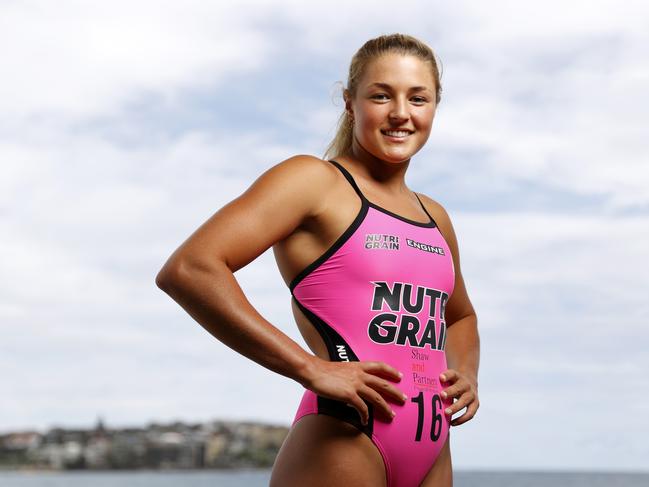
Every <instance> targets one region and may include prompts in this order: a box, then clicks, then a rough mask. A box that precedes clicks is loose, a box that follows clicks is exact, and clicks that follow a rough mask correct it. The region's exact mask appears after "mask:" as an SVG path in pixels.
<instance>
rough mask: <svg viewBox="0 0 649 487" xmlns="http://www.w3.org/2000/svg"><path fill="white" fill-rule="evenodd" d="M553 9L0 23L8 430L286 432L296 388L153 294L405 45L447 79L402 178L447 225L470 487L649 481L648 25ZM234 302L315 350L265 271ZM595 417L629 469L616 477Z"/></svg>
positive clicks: (182, 14)
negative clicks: (471, 379) (551, 473)
mask: <svg viewBox="0 0 649 487" xmlns="http://www.w3.org/2000/svg"><path fill="white" fill-rule="evenodd" d="M556 5H557V6H559V5H560V6H561V12H562V14H561V15H559V16H558V15H556V9H555V8H554V7H553V4H552V3H550V4H543V5H542V6H541V5H538V6H537V5H531V4H529V2H527V3H525V2H524V3H516V2H504V1H502V2H495V3H494V2H491V3H489V4H488V5H487V4H485V5H478V4H476V3H475V2H459V3H454V4H453V6H449V4H447V3H443V2H433V3H430V2H419V3H415V4H413V5H412V10H411V9H410V8H408V9H398V10H396V11H395V10H394V9H393V8H389V7H390V4H389V3H387V2H360V3H354V4H345V3H342V2H338V3H335V2H334V3H333V4H331V3H327V4H324V3H315V4H313V3H312V4H304V3H297V2H283V3H279V4H278V3H272V2H271V3H269V2H262V1H259V2H246V3H245V4H240V3H238V4H237V5H234V4H232V5H229V4H227V2H226V3H221V4H218V5H217V4H216V3H209V4H208V3H206V2H197V1H196V2H190V3H187V2H183V3H179V2H166V3H159V2H155V3H153V2H138V3H137V4H135V5H134V4H126V3H123V2H117V3H115V2H113V3H111V4H110V6H108V5H107V4H102V3H99V2H95V3H87V2H60V3H57V4H56V6H54V5H52V4H49V3H46V2H30V3H28V4H24V3H23V4H20V3H16V2H5V3H3V4H2V6H1V7H0V19H1V20H0V56H1V57H2V59H3V65H4V66H5V69H4V72H5V77H4V78H3V84H2V86H0V160H2V169H1V171H2V174H1V177H0V212H1V214H2V218H1V219H0V233H2V235H3V239H2V240H0V252H2V255H3V256H4V258H3V259H1V260H0V274H2V275H3V276H7V278H5V279H3V280H2V281H0V333H2V340H1V341H0V365H2V366H3V367H4V370H8V369H9V368H11V369H16V370H20V371H21V374H20V375H14V376H11V375H9V376H7V377H5V382H4V385H5V392H6V393H5V394H4V397H5V399H4V400H3V402H2V406H1V408H2V410H1V413H2V417H3V425H4V426H3V427H4V428H7V429H10V428H14V427H15V428H21V427H25V428H27V427H31V426H37V427H47V426H50V425H51V424H53V423H59V424H61V423H63V424H78V425H88V424H91V423H93V422H94V420H95V418H96V415H97V414H100V413H101V414H103V415H104V416H105V417H106V419H107V420H108V423H109V424H110V423H112V424H134V423H144V422H147V421H149V420H151V419H159V420H162V419H169V418H180V419H193V418H200V419H211V418H214V417H231V418H238V419H244V418H255V419H260V420H264V421H270V422H283V423H285V424H287V423H290V421H291V420H292V417H293V414H294V412H295V408H296V407H297V404H298V402H299V399H300V396H301V387H300V386H299V385H298V384H296V383H294V382H293V381H291V380H287V379H286V378H284V377H281V376H279V375H277V374H274V373H272V372H270V371H268V370H266V369H263V368H262V367H260V366H259V365H257V364H255V363H254V362H252V361H250V360H249V359H247V358H245V357H243V356H241V355H239V354H237V353H236V352H234V351H233V350H231V349H229V348H228V347H226V346H225V345H223V344H221V343H219V342H218V341H216V340H215V339H214V338H213V337H211V336H209V335H208V334H206V333H207V332H206V331H205V330H203V329H201V327H200V326H199V325H198V324H197V323H195V322H194V321H193V320H192V319H191V318H190V317H189V316H188V315H187V314H186V313H185V312H184V311H183V310H182V309H181V308H180V307H179V306H178V305H176V304H175V303H173V302H172V301H171V300H170V299H169V298H167V297H166V296H165V295H164V294H163V293H162V292H161V291H159V290H158V289H157V288H156V287H155V284H154V278H155V274H156V273H157V271H158V270H159V268H160V267H161V266H162V264H163V262H164V260H165V259H166V258H167V257H168V256H169V254H170V253H171V252H172V251H173V250H174V249H175V248H176V247H177V246H178V245H180V243H181V242H182V241H183V240H184V239H185V238H187V237H188V236H189V235H190V234H191V232H193V230H195V229H196V228H197V227H198V226H199V225H200V224H201V223H202V222H203V221H205V220H206V219H207V218H208V217H209V216H210V215H211V214H212V213H213V212H215V211H216V210H217V209H218V208H220V207H221V206H223V205H224V204H225V203H227V202H228V201H230V200H231V199H233V198H234V197H236V196H237V195H238V194H240V193H241V192H243V191H244V190H245V189H246V188H247V187H248V186H249V185H250V184H251V183H252V181H253V180H254V179H255V178H256V177H257V176H258V175H259V174H261V172H262V171H264V170H265V169H267V168H268V167H270V166H271V165H273V164H275V163H277V162H279V161H280V160H283V159H285V158H287V157H289V156H291V155H294V154H297V153H312V154H315V155H318V154H321V153H322V151H323V150H324V147H325V145H326V143H327V142H328V141H329V138H330V137H331V136H332V135H333V127H334V125H335V122H336V120H337V117H338V114H339V113H340V110H341V108H342V106H341V104H340V100H339V99H337V98H335V96H336V95H335V93H336V92H335V89H336V87H335V86H334V83H335V82H336V81H339V80H341V81H345V76H346V70H347V68H348V62H349V58H350V57H351V55H352V54H353V53H354V52H355V50H356V49H357V48H358V47H359V46H360V45H361V44H362V42H364V41H365V40H366V39H368V38H369V37H373V36H375V35H377V34H380V33H382V32H394V31H402V32H409V33H412V34H413V35H417V36H420V37H421V38H422V39H424V40H427V41H428V42H430V43H431V45H432V46H433V47H434V48H435V50H436V52H437V54H438V56H439V57H440V58H441V59H442V61H443V67H444V73H443V78H442V83H443V88H444V92H443V95H442V104H441V105H440V106H439V108H438V112H437V116H436V120H435V124H434V127H433V133H432V135H431V139H430V141H429V143H428V144H427V146H426V147H425V148H424V149H423V150H422V151H421V152H420V153H419V154H417V156H416V157H415V158H413V160H412V162H411V166H410V167H409V169H408V177H407V179H408V182H409V185H410V187H412V188H413V189H415V190H417V191H422V192H424V193H426V194H428V195H429V196H431V197H433V198H434V199H437V200H439V201H440V202H441V203H443V204H444V205H445V206H446V208H447V210H448V211H449V213H450V215H451V217H452V219H453V222H454V225H455V228H456V232H457V234H458V238H459V242H460V252H461V258H462V269H463V273H464V277H465V280H466V283H467V288H468V290H469V294H470V297H471V299H472V300H473V303H474V306H475V308H476V310H477V312H478V317H479V325H480V330H481V338H482V345H483V349H482V366H481V376H480V377H481V379H480V384H481V400H482V403H483V406H482V408H481V411H480V412H479V416H478V417H477V418H476V421H472V422H470V423H468V424H467V425H466V427H460V428H459V429H456V432H457V433H456V437H457V438H458V443H457V444H458V450H457V451H458V453H457V455H458V457H457V458H459V459H460V465H474V466H494V465H502V466H505V467H507V466H522V465H526V466H531V467H534V466H540V467H548V466H553V465H554V466H568V467H569V466H576V467H581V466H583V467H584V468H591V467H593V466H598V465H599V466H600V467H601V466H608V467H611V468H614V467H620V468H639V466H640V465H644V464H643V463H642V462H643V461H644V459H645V458H646V456H647V453H648V452H647V451H646V446H643V440H642V438H644V436H645V435H646V434H647V431H645V430H643V428H642V427H641V426H638V425H637V424H635V423H634V418H637V417H638V416H637V415H640V414H641V413H642V411H640V409H639V408H640V407H641V404H643V397H642V391H643V390H646V387H644V388H643V386H646V385H647V379H646V377H645V375H644V374H643V370H646V369H647V365H649V363H648V362H647V359H646V354H645V352H644V351H645V350H646V348H647V345H648V344H647V333H646V331H645V325H646V323H647V318H648V317H649V306H648V305H647V304H646V298H645V295H646V289H647V287H648V284H649V282H648V281H647V277H646V276H647V275H648V274H649V273H648V272H647V271H649V269H647V265H646V264H645V263H646V262H649V259H647V257H648V255H647V253H648V251H647V248H649V246H648V245H647V242H649V235H648V230H647V229H648V228H649V225H648V223H649V222H648V221H647V218H649V217H648V215H647V209H648V208H649V200H648V199H647V198H648V197H647V191H646V188H647V187H649V170H648V169H647V167H646V164H644V159H645V158H646V156H645V154H646V153H647V142H646V137H645V136H644V132H643V128H644V118H645V115H644V114H645V113H646V111H647V109H648V108H649V106H648V105H649V100H648V99H647V94H646V90H645V88H644V87H645V86H646V84H647V78H648V77H649V70H648V69H647V65H646V63H645V62H644V57H643V56H644V46H645V45H646V44H647V33H646V29H645V28H644V24H643V19H645V18H646V14H647V7H646V6H645V4H644V3H641V2H627V3H625V5H624V8H620V7H619V5H618V4H616V3H613V2H596V3H592V2H591V3H588V4H586V3H580V2H573V3H570V4H569V5H566V4H558V3H557V4H556ZM343 7H344V9H343ZM343 10H344V12H345V15H344V16H342V17H341V11H343ZM503 11H507V12H508V15H507V18H508V19H510V20H509V21H505V20H504V17H503V15H502V12H503ZM314 19H317V23H318V25H319V26H324V27H318V28H316V27H314V25H315V24H314V22H315V20H314ZM345 19H363V21H362V22H360V23H359V22H358V21H354V23H353V24H350V23H348V21H346V20H345ZM332 93H333V94H334V95H332ZM332 96H334V100H332ZM236 277H237V279H239V281H240V283H241V285H242V287H243V288H244V290H245V292H246V295H247V296H248V297H249V300H250V301H251V303H253V305H254V306H255V307H256V308H257V309H258V310H259V312H260V313H261V314H262V316H264V317H266V318H267V319H268V320H269V321H270V322H271V323H273V324H276V326H278V327H279V328H280V329H281V330H282V331H284V332H285V333H286V334H288V335H289V336H290V337H291V338H293V339H294V340H295V341H297V342H298V343H299V344H300V345H302V346H303V347H306V344H305V342H304V340H303V339H302V338H301V336H300V335H299V332H298V331H297V328H296V327H295V324H294V320H293V318H292V316H291V310H290V301H289V293H288V290H287V288H286V286H285V284H284V282H283V281H282V279H281V276H280V275H279V272H278V271H277V268H276V265H275V262H274V260H273V258H272V256H271V253H270V252H266V253H265V254H263V255H262V256H260V257H259V258H258V259H257V260H256V261H254V262H253V263H251V264H250V265H249V266H247V267H246V268H244V269H241V270H240V271H239V272H237V274H236ZM233 370H236V371H237V374H232V373H227V374H226V373H224V371H233ZM634 384H635V386H633V387H632V385H634ZM638 394H640V396H638ZM260 395H263V397H264V398H265V399H264V400H265V407H264V409H263V410H261V409H260V408H259V407H258V404H259V397H260ZM638 398H640V400H638ZM620 405H623V407H624V408H627V409H625V411H627V412H628V413H626V414H623V415H621V414H620V413H619V412H616V410H614V407H620ZM566 411H571V412H573V413H571V415H570V416H569V420H570V424H571V425H574V426H573V427H569V428H562V427H560V426H559V425H561V424H565V422H566V417H567V416H566V415H567V413H566ZM603 415H604V416H605V423H606V424H607V425H609V426H610V425H611V424H614V425H617V426H616V428H617V431H622V432H623V433H620V434H619V439H618V440H616V441H619V445H620V451H623V452H624V454H619V455H617V454H610V455H607V456H606V461H605V462H602V461H601V458H602V453H603V452H602V451H601V447H600V446H598V445H599V443H598V438H596V437H595V435H596V434H599V433H598V432H600V431H601V428H602V416H603ZM539 418H541V419H544V421H546V422H543V421H541V420H540V419H539ZM548 425H550V426H552V428H550V427H549V426H548ZM523 436H525V437H526V438H530V439H532V440H533V441H532V443H536V444H537V445H539V446H543V447H545V448H548V449H551V450H552V451H553V452H554V453H552V454H544V455H541V456H539V450H534V449H532V448H531V449H522V448H520V444H521V441H522V440H521V438H522V437H523ZM558 438H560V441H559V440H558ZM494 441H496V442H497V443H494ZM494 445H497V446H498V447H499V448H494ZM495 451H499V452H500V451H506V452H509V453H510V455H511V461H510V464H507V465H504V464H502V463H499V462H501V461H502V460H500V459H499V458H500V457H499V458H496V457H495V454H494V456H490V455H491V454H490V453H489V452H495ZM546 451H548V450H546ZM575 452H582V453H579V454H578V455H577V454H575ZM609 453H610V452H609ZM462 455H465V456H464V457H463V456H462ZM604 464H605V465H604Z"/></svg>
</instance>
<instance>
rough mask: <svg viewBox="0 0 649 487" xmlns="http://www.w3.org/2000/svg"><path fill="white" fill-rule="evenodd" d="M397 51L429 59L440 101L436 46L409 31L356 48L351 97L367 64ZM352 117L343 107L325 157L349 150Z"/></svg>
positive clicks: (372, 40) (371, 41)
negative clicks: (411, 34) (433, 46)
mask: <svg viewBox="0 0 649 487" xmlns="http://www.w3.org/2000/svg"><path fill="white" fill-rule="evenodd" d="M388 53H397V54H402V55H404V56H405V55H410V56H416V57H418V58H419V59H421V60H422V61H429V62H430V66H431V72H432V75H433V79H434V80H435V100H436V103H439V102H440V100H441V95H442V85H441V83H440V71H439V70H438V67H437V66H438V63H437V59H436V57H435V53H434V52H433V50H432V49H431V48H430V47H428V46H427V45H426V44H425V43H424V42H422V41H420V40H419V39H417V38H415V37H412V36H409V35H406V34H387V35H382V36H379V37H376V38H374V39H370V40H369V41H367V42H366V43H365V44H363V45H362V46H361V48H360V49H359V50H358V51H356V54H354V56H353V57H352V60H351V63H350V65H349V76H348V79H347V88H346V89H345V90H344V91H346V92H347V93H348V94H349V96H350V97H351V98H354V97H355V96H356V92H357V90H358V81H359V80H360V79H361V78H362V76H363V74H364V73H365V69H366V68H367V65H368V64H369V63H370V62H371V61H373V60H375V59H377V58H378V57H380V56H382V55H384V54H388ZM353 128H354V126H353V120H352V119H351V117H350V116H349V112H348V111H347V110H346V109H344V110H343V113H342V114H341V115H340V118H339V119H338V128H337V130H336V135H335V137H334V138H333V140H332V141H331V143H330V144H329V146H328V147H327V149H326V151H325V153H324V156H323V158H324V159H327V158H329V157H334V158H335V157H338V156H341V155H343V154H346V153H348V152H349V151H350V150H351V147H352V140H353Z"/></svg>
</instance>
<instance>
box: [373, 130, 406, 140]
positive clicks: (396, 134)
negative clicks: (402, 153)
mask: <svg viewBox="0 0 649 487" xmlns="http://www.w3.org/2000/svg"><path fill="white" fill-rule="evenodd" d="M381 133H382V134H383V135H385V136H386V137H387V138H388V139H390V140H395V141H399V140H405V139H407V138H408V137H409V136H410V135H412V133H413V131H412V130H408V129H400V130H381Z"/></svg>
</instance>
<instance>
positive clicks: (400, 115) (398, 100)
mask: <svg viewBox="0 0 649 487" xmlns="http://www.w3.org/2000/svg"><path fill="white" fill-rule="evenodd" d="M391 108H392V109H391V110H390V114H389V118H390V120H394V121H404V120H408V118H409V117H410V113H409V111H408V101H407V100H405V99H403V98H402V97H395V99H394V102H393V104H392V107H391Z"/></svg>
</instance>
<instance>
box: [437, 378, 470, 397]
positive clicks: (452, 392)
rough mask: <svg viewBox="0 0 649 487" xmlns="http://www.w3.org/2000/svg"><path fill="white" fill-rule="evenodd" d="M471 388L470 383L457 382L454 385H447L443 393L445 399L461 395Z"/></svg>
mask: <svg viewBox="0 0 649 487" xmlns="http://www.w3.org/2000/svg"><path fill="white" fill-rule="evenodd" d="M469 389H470V386H469V384H466V383H460V382H456V383H455V384H454V385H452V386H450V387H447V388H446V389H444V390H443V391H442V393H441V395H442V397H443V398H444V399H447V398H449V397H459V396H461V395H462V394H464V393H465V392H468V391H469Z"/></svg>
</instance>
